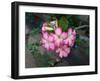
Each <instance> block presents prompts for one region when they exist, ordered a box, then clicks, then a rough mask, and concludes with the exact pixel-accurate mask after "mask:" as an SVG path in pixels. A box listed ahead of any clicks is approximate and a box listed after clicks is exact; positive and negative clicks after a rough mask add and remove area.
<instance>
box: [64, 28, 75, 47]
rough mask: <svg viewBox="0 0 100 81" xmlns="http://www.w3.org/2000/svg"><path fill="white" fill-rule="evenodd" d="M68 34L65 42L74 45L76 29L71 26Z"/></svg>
mask: <svg viewBox="0 0 100 81" xmlns="http://www.w3.org/2000/svg"><path fill="white" fill-rule="evenodd" d="M67 35H68V37H67V38H66V39H65V40H64V43H65V44H67V45H69V46H71V47H72V46H73V45H74V43H75V39H76V31H75V30H73V29H72V28H69V29H68V33H67Z"/></svg>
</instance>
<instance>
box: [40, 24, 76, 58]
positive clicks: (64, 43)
mask: <svg viewBox="0 0 100 81" xmlns="http://www.w3.org/2000/svg"><path fill="white" fill-rule="evenodd" d="M75 39H76V31H75V30H74V29H72V28H69V29H68V30H66V32H64V31H62V28H61V27H56V28H54V30H53V32H48V28H47V24H46V23H44V24H43V26H42V38H41V43H42V46H43V47H44V48H45V49H47V50H49V51H55V52H56V53H57V54H58V56H59V57H60V58H63V57H67V56H68V55H69V54H70V49H71V47H72V46H73V45H74V43H75Z"/></svg>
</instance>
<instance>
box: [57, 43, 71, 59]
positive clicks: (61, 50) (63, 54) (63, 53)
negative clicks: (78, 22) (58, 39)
mask: <svg viewBox="0 0 100 81" xmlns="http://www.w3.org/2000/svg"><path fill="white" fill-rule="evenodd" d="M56 53H58V54H59V57H60V58H62V57H67V56H68V54H69V53H70V48H69V47H68V46H67V45H61V46H60V48H58V49H57V50H56Z"/></svg>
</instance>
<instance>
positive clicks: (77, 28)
mask: <svg viewBox="0 0 100 81" xmlns="http://www.w3.org/2000/svg"><path fill="white" fill-rule="evenodd" d="M85 27H89V26H88V25H82V26H79V27H76V28H75V29H76V30H79V29H81V28H85Z"/></svg>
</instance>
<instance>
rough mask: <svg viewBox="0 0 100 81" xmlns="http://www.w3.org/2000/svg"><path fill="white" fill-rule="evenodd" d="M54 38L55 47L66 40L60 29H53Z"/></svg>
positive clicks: (65, 34)
mask: <svg viewBox="0 0 100 81" xmlns="http://www.w3.org/2000/svg"><path fill="white" fill-rule="evenodd" d="M54 38H55V45H56V46H58V47H59V46H60V44H62V43H63V40H64V39H65V38H67V33H66V32H62V29H61V28H60V27H58V28H56V29H55V34H54Z"/></svg>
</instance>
